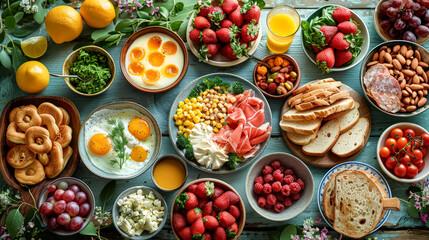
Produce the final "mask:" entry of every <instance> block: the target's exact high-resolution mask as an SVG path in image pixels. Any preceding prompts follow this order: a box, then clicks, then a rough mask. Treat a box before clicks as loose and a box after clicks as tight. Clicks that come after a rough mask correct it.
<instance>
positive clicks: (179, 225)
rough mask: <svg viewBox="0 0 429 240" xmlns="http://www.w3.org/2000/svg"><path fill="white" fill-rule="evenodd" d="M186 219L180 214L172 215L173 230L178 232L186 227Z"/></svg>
mask: <svg viewBox="0 0 429 240" xmlns="http://www.w3.org/2000/svg"><path fill="white" fill-rule="evenodd" d="M186 224H187V223H186V218H185V216H183V215H182V214H180V213H175V214H173V228H174V230H176V231H179V230H181V229H183V228H184V227H186Z"/></svg>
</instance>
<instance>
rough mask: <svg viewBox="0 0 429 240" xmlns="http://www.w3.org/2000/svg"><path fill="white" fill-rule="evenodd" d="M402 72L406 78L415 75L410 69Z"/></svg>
mask: <svg viewBox="0 0 429 240" xmlns="http://www.w3.org/2000/svg"><path fill="white" fill-rule="evenodd" d="M402 72H403V73H404V75H405V76H408V77H411V76H413V75H414V72H413V71H411V70H408V69H402Z"/></svg>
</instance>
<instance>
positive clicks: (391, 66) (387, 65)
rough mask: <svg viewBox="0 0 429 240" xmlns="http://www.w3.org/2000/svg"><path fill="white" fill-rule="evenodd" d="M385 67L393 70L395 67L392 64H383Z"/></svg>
mask: <svg viewBox="0 0 429 240" xmlns="http://www.w3.org/2000/svg"><path fill="white" fill-rule="evenodd" d="M383 65H384V66H385V67H387V68H393V65H392V64H390V63H383Z"/></svg>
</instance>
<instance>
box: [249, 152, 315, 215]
mask: <svg viewBox="0 0 429 240" xmlns="http://www.w3.org/2000/svg"><path fill="white" fill-rule="evenodd" d="M313 190H314V180H313V175H312V174H311V172H310V169H308V167H307V166H306V165H305V163H303V162H302V161H301V160H299V159H298V158H297V157H295V156H293V155H291V154H287V153H272V154H269V155H267V156H265V157H263V158H261V159H259V160H257V161H256V162H255V163H254V164H253V166H252V167H251V168H250V170H249V172H248V173H247V181H246V197H247V200H248V202H249V204H250V206H251V207H252V208H253V210H255V211H256V212H257V213H258V214H259V215H261V216H262V217H264V218H266V219H268V220H271V221H286V220H289V219H292V218H294V217H296V216H298V215H299V214H301V213H302V212H303V211H304V210H305V209H306V208H307V207H308V205H309V204H310V202H311V199H313V192H314V191H313Z"/></svg>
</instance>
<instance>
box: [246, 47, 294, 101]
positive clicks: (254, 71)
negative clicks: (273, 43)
mask: <svg viewBox="0 0 429 240" xmlns="http://www.w3.org/2000/svg"><path fill="white" fill-rule="evenodd" d="M278 56H279V57H282V58H286V59H287V60H288V61H289V62H290V63H291V64H292V65H293V66H294V71H295V72H296V74H297V77H296V80H295V81H294V82H293V88H292V89H291V90H289V91H288V92H287V93H286V94H283V95H273V94H269V93H268V92H267V91H265V90H263V89H262V88H260V87H259V85H258V84H257V78H256V69H257V68H258V66H260V65H262V64H260V63H258V64H256V66H255V68H253V83H254V84H255V85H256V87H257V88H258V89H259V90H260V91H261V92H262V93H263V94H264V95H265V96H267V97H269V98H285V97H288V96H289V95H291V94H292V92H293V90H295V89H297V88H298V86H299V82H300V81H301V69H300V68H299V65H298V63H297V62H296V60H295V58H293V57H291V56H290V55H288V54H285V53H280V54H271V55H268V56H266V57H264V58H262V60H263V61H264V62H266V61H268V60H269V59H271V58H275V57H278Z"/></svg>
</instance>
